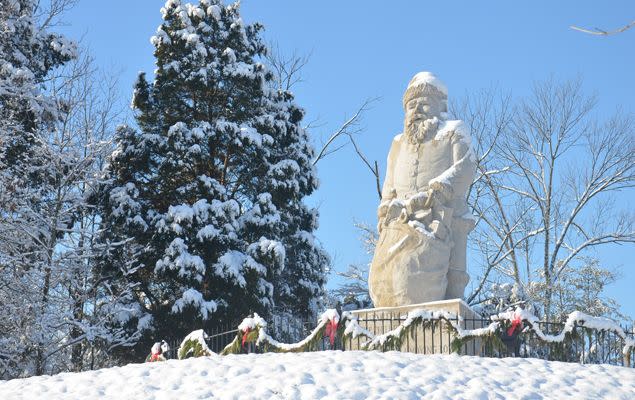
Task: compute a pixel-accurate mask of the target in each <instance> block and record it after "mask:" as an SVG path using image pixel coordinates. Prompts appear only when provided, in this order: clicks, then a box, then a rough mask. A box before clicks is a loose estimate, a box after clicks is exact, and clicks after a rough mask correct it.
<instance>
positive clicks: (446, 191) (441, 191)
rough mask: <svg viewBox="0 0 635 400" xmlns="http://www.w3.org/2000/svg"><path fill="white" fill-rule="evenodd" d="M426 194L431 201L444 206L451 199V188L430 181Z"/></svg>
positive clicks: (438, 182)
mask: <svg viewBox="0 0 635 400" xmlns="http://www.w3.org/2000/svg"><path fill="white" fill-rule="evenodd" d="M428 193H429V195H430V197H431V198H432V199H436V200H438V201H439V202H440V203H442V204H445V203H447V202H448V201H449V200H450V199H451V198H452V187H450V186H449V185H447V184H445V183H442V182H440V181H434V180H433V181H431V182H430V186H429V189H428Z"/></svg>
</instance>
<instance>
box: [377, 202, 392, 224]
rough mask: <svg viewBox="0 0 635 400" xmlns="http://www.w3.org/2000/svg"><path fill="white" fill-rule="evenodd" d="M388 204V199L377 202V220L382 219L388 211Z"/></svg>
mask: <svg viewBox="0 0 635 400" xmlns="http://www.w3.org/2000/svg"><path fill="white" fill-rule="evenodd" d="M389 204H390V201H382V202H381V203H380V204H379V207H377V219H378V220H380V221H381V220H382V219H383V218H384V217H385V216H386V213H387V212H388V205H389Z"/></svg>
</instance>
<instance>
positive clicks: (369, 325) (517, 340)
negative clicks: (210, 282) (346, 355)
mask: <svg viewBox="0 0 635 400" xmlns="http://www.w3.org/2000/svg"><path fill="white" fill-rule="evenodd" d="M405 318H406V316H405V315H395V316H392V317H381V318H379V317H373V316H371V317H368V316H366V317H363V318H360V319H359V320H358V323H359V325H360V326H362V327H364V328H366V329H368V330H370V331H372V332H376V333H387V332H389V331H391V330H393V329H395V328H396V327H398V326H399V325H400V324H401V323H403V322H404V320H405ZM461 321H462V322H461V325H462V328H463V329H469V330H473V329H480V328H486V327H487V326H489V325H490V324H491V322H492V321H491V320H489V319H485V318H463V319H462V320H461ZM453 322H455V323H456V324H459V319H458V318H456V319H454V320H453ZM285 323H286V322H285V321H275V324H274V323H272V324H271V325H270V326H269V327H268V329H269V332H274V335H275V332H283V333H284V332H287V334H288V335H286V336H287V337H285V338H284V339H286V340H285V341H286V342H299V341H300V340H302V339H304V338H305V337H306V336H307V335H308V333H309V332H311V331H312V330H313V328H314V327H315V326H316V323H315V322H313V323H309V322H301V323H296V324H295V325H294V326H293V328H292V329H288V328H289V327H288V326H280V324H285ZM276 324H277V325H278V326H276ZM539 326H540V329H541V330H542V332H544V333H545V334H552V335H557V334H559V333H560V332H562V330H563V329H564V328H565V324H564V323H561V322H558V323H555V322H540V323H539ZM622 329H624V331H625V332H626V334H627V337H629V338H631V339H632V338H634V337H635V331H634V328H633V327H632V326H631V327H628V328H626V327H622ZM289 332H290V333H289ZM237 333H238V329H237V328H236V327H235V326H234V327H232V326H226V327H219V328H217V329H215V330H213V331H211V332H208V339H207V345H208V347H209V348H210V350H212V351H213V352H214V353H220V352H221V351H222V350H223V349H224V348H225V347H226V346H227V345H228V344H230V343H231V342H232V341H233V340H234V339H235V338H236V335H237ZM572 333H573V334H572V335H571V336H570V338H569V339H568V340H567V341H564V342H554V343H549V342H545V341H544V340H542V339H540V338H539V337H538V336H537V335H536V334H535V333H534V332H533V331H531V330H529V331H526V332H522V333H520V334H517V335H513V336H510V337H507V336H506V335H503V336H501V337H500V342H498V345H496V344H494V343H492V342H491V341H487V340H484V339H482V338H473V339H471V340H467V341H465V342H463V343H462V346H461V347H460V349H458V351H457V352H458V353H459V354H461V355H474V356H481V357H521V358H539V359H544V360H550V361H564V362H579V363H585V364H586V363H588V364H613V365H625V364H624V355H623V354H622V349H623V348H624V340H623V339H622V338H620V337H619V336H617V335H616V334H615V333H613V332H610V331H609V332H606V331H597V330H591V329H587V328H584V327H581V326H576V327H575V328H574V329H573V331H572ZM454 339H455V336H454V333H453V332H452V330H451V329H448V326H447V323H446V321H444V320H441V319H439V320H434V321H432V323H430V324H426V325H420V326H417V327H415V328H414V329H412V330H411V332H410V334H408V335H407V336H406V337H405V338H404V340H403V341H402V343H401V349H400V350H401V351H406V352H411V353H416V354H451V353H453V352H454V350H457V349H456V348H453V341H454ZM367 342H368V339H367V338H365V337H357V338H352V337H348V338H344V339H342V338H338V339H337V340H336V341H335V343H334V344H333V345H331V343H330V340H329V338H328V337H326V336H325V337H324V338H322V340H321V341H319V342H318V344H317V346H316V347H315V348H314V349H313V350H315V351H322V350H344V351H350V350H360V349H363V348H364V345H365V344H366V343H367ZM501 343H502V344H503V346H501V345H500V344H501ZM179 345H180V342H176V341H175V342H173V343H170V346H171V347H172V349H173V352H172V354H173V356H171V357H170V358H176V349H177V348H178V347H179ZM262 351H263V349H262V348H260V347H258V346H256V345H255V344H254V343H246V344H245V346H244V348H242V353H244V354H248V353H260V352H262ZM627 366H629V367H632V368H635V357H631V359H630V360H629V365H627Z"/></svg>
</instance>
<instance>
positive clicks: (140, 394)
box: [0, 351, 635, 400]
mask: <svg viewBox="0 0 635 400" xmlns="http://www.w3.org/2000/svg"><path fill="white" fill-rule="evenodd" d="M208 398H209V399H320V398H328V399H362V400H363V399H419V398H426V399H428V398H429V399H542V398H545V399H635V369H631V368H624V367H617V366H609V365H578V364H567V363H561V362H548V361H541V360H536V359H515V358H506V359H490V358H480V357H466V356H461V357H460V356H456V355H436V356H424V355H416V354H410V353H399V352H388V353H379V352H355V351H349V352H340V351H324V352H316V353H301V354H274V353H268V354H260V355H255V354H251V355H237V356H236V355H231V356H225V357H220V356H212V357H204V358H198V359H189V360H183V361H178V360H172V361H167V362H156V363H147V364H130V365H127V366H124V367H116V368H109V369H103V370H98V371H91V372H83V373H77V374H72V373H66V374H59V375H54V376H42V377H33V378H28V379H16V380H12V381H0V399H2V400H12V399H29V400H30V399H46V400H54V399H81V400H86V399H91V400H93V399H95V400H102V399H112V400H121V399H208Z"/></svg>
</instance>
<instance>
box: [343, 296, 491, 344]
mask: <svg viewBox="0 0 635 400" xmlns="http://www.w3.org/2000/svg"><path fill="white" fill-rule="evenodd" d="M417 309H424V310H430V311H448V312H451V313H453V314H455V315H458V316H460V317H461V318H463V320H462V321H461V322H460V326H461V328H462V329H478V328H484V327H486V326H487V325H488V322H487V321H485V320H483V319H482V317H481V315H479V314H478V313H477V312H476V311H474V310H473V309H472V308H471V307H470V306H469V305H468V304H467V303H466V302H464V301H463V300H461V299H451V300H439V301H432V302H428V303H421V304H411V305H407V306H400V307H380V308H369V309H365V310H355V311H352V314H353V315H355V316H356V317H357V320H358V323H359V325H360V326H361V327H362V328H364V329H367V330H368V331H370V332H371V333H373V334H374V335H382V334H385V333H387V332H389V331H391V330H393V329H396V328H397V327H398V326H399V325H400V324H401V323H402V322H403V321H404V320H405V319H406V318H407V317H408V313H409V312H410V311H413V310H417ZM453 340H454V334H453V333H452V331H450V330H449V329H447V327H446V325H445V321H438V322H435V323H433V324H432V326H431V327H427V328H423V327H421V326H419V327H416V328H415V329H414V331H413V334H412V335H408V336H407V337H406V338H405V339H404V341H403V342H402V344H401V349H400V350H401V351H406V352H410V353H417V354H450V353H452V346H451V344H452V341H453ZM366 341H367V339H366V338H364V337H358V338H356V339H350V340H348V341H345V343H344V348H345V349H346V350H360V349H362V348H363V346H364V344H365V343H366ZM480 353H481V341H480V340H479V339H475V340H472V341H470V342H469V343H467V344H465V345H464V346H463V348H462V349H461V351H459V354H464V355H480Z"/></svg>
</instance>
